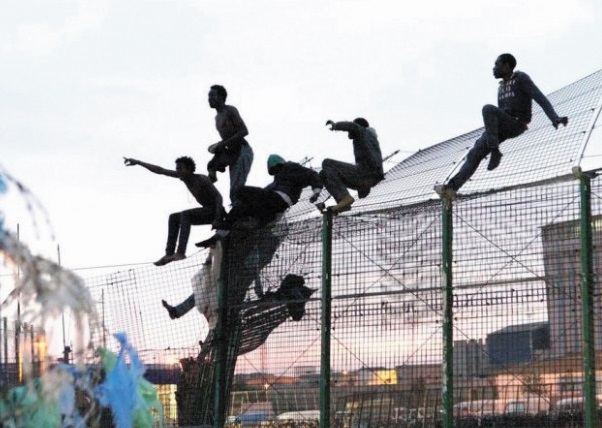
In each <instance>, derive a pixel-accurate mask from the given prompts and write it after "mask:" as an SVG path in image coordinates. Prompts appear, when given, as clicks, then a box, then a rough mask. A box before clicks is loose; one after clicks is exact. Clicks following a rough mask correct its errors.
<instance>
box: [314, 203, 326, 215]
mask: <svg viewBox="0 0 602 428" xmlns="http://www.w3.org/2000/svg"><path fill="white" fill-rule="evenodd" d="M316 208H317V209H318V211H320V212H321V213H322V214H324V211H325V210H326V205H325V204H324V202H318V203H317V204H316Z"/></svg>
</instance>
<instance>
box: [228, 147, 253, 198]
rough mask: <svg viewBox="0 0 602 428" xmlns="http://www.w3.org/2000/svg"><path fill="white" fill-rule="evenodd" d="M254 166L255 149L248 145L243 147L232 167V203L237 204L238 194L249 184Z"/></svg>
mask: <svg viewBox="0 0 602 428" xmlns="http://www.w3.org/2000/svg"><path fill="white" fill-rule="evenodd" d="M252 164H253V149H251V146H249V145H248V144H245V145H244V146H242V147H241V149H240V153H239V154H238V158H237V159H236V161H235V162H234V163H233V164H232V165H230V202H231V203H232V205H234V203H235V202H236V199H237V194H238V192H239V191H240V189H242V187H243V186H244V185H245V183H246V182H247V177H248V175H249V172H250V171H251V165H252Z"/></svg>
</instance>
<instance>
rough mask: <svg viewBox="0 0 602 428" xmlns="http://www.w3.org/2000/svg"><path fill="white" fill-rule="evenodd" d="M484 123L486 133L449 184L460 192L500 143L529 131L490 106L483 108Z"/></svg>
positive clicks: (524, 125)
mask: <svg viewBox="0 0 602 428" xmlns="http://www.w3.org/2000/svg"><path fill="white" fill-rule="evenodd" d="M483 122H484V124H485V132H483V134H482V135H481V136H480V137H479V138H478V139H477V141H475V143H474V146H473V147H472V149H470V151H469V152H468V155H467V156H466V160H465V161H464V164H463V165H462V168H460V171H458V173H457V174H456V175H454V176H453V177H452V179H451V180H449V182H448V184H447V185H448V187H449V188H451V189H453V190H459V189H460V187H462V186H463V185H464V183H466V181H467V180H468V179H469V178H470V177H472V175H473V174H474V173H475V171H476V170H477V168H478V167H479V164H480V163H481V161H482V160H483V159H485V157H486V156H487V155H488V154H490V153H491V151H492V150H499V149H498V148H499V145H500V143H502V142H503V141H505V140H507V139H508V138H514V137H518V136H519V135H520V134H522V133H523V132H525V131H526V130H527V125H526V124H525V123H523V122H521V121H519V120H518V119H516V118H515V117H512V116H510V115H509V114H508V113H506V112H504V111H503V110H501V109H500V108H499V107H496V106H493V105H490V104H488V105H486V106H484V107H483Z"/></svg>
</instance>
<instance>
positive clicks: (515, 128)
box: [435, 53, 568, 193]
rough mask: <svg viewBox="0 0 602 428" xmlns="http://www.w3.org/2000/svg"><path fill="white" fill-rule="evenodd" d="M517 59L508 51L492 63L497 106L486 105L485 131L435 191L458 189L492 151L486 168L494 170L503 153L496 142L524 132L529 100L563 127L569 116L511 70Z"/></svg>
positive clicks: (529, 82) (528, 116) (527, 80)
mask: <svg viewBox="0 0 602 428" xmlns="http://www.w3.org/2000/svg"><path fill="white" fill-rule="evenodd" d="M514 67H516V59H515V58H514V56H512V55H511V54H509V53H505V54H502V55H500V56H499V57H498V58H497V59H496V61H495V65H494V66H493V76H494V77H495V78H496V79H502V80H501V81H500V87H499V89H498V97H497V99H498V107H496V106H493V105H490V104H488V105H486V106H484V107H483V122H484V124H485V132H483V134H482V135H481V136H480V137H479V139H477V141H476V142H475V144H474V146H473V148H472V149H471V150H470V151H469V152H468V155H467V156H466V161H465V162H464V165H462V168H460V171H458V173H457V174H456V175H455V176H454V177H452V179H451V180H449V182H448V183H447V184H446V185H437V186H435V190H436V191H437V192H438V193H442V192H443V191H445V190H452V191H454V192H455V191H457V190H459V189H460V187H462V186H463V185H464V183H466V181H467V180H468V179H469V178H470V177H472V175H473V174H474V173H475V171H476V170H477V168H478V167H479V164H480V163H481V161H482V160H483V159H484V158H485V156H487V155H488V154H491V156H490V158H489V165H488V166H487V169H488V170H489V171H493V170H494V169H496V168H497V167H498V166H499V164H500V162H501V160H502V153H501V152H500V149H499V145H500V143H502V142H503V141H505V140H507V139H509V138H515V137H518V136H519V135H521V134H522V133H523V132H525V131H526V130H527V128H528V126H527V125H528V124H529V122H531V114H532V113H531V108H532V104H533V103H532V100H535V102H536V103H537V104H539V105H540V106H541V108H542V109H543V111H544V113H545V114H546V116H548V118H549V119H550V121H552V126H554V128H556V129H558V125H560V124H562V125H564V126H566V125H567V123H568V118H566V117H559V116H558V115H557V114H556V112H555V111H554V107H552V104H551V103H550V101H548V99H547V98H546V96H545V95H544V94H543V93H542V92H541V91H540V90H539V88H538V87H537V86H535V84H534V83H533V81H532V80H531V78H530V77H529V76H528V75H527V74H526V73H523V72H522V71H514Z"/></svg>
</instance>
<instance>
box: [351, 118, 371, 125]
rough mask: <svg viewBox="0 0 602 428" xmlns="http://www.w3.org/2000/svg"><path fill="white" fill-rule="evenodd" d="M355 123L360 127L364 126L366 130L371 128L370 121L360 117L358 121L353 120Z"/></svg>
mask: <svg viewBox="0 0 602 428" xmlns="http://www.w3.org/2000/svg"><path fill="white" fill-rule="evenodd" d="M353 123H357V124H358V125H360V126H363V127H364V128H368V127H369V126H370V124H369V123H368V121H367V120H366V119H364V118H363V117H358V118H357V119H353Z"/></svg>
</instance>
